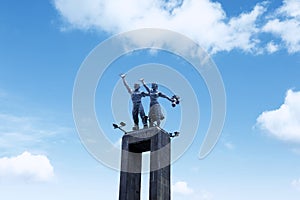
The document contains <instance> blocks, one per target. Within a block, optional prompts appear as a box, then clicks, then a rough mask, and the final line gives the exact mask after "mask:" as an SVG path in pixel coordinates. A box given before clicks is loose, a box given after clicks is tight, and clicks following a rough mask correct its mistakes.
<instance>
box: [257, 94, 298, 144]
mask: <svg viewBox="0 0 300 200" xmlns="http://www.w3.org/2000/svg"><path fill="white" fill-rule="evenodd" d="M299 102H300V91H299V92H294V91H292V90H288V91H287V93H286V97H285V101H284V103H283V104H282V105H281V106H280V108H278V109H276V110H272V111H265V112H263V113H262V114H261V115H260V116H259V117H258V118H257V125H258V126H259V127H260V128H261V129H262V130H266V131H268V132H269V133H270V134H271V135H273V136H275V137H277V138H278V139H280V140H284V141H291V142H300V103H299Z"/></svg>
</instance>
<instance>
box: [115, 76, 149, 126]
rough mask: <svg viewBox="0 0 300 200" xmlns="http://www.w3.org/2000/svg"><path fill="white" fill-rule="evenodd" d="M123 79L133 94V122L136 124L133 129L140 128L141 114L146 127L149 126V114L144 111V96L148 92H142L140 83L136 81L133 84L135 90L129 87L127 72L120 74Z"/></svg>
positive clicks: (129, 91)
mask: <svg viewBox="0 0 300 200" xmlns="http://www.w3.org/2000/svg"><path fill="white" fill-rule="evenodd" d="M120 76H121V78H122V80H123V84H124V86H125V87H126V89H127V91H128V93H129V94H130V95H131V100H132V104H133V105H132V118H133V122H134V126H133V128H132V129H133V130H138V129H139V116H138V115H140V118H141V120H142V122H143V125H144V128H148V124H147V118H148V117H147V116H146V115H145V111H144V107H143V104H142V97H145V96H146V93H144V92H141V91H140V90H139V89H140V84H138V83H135V84H134V86H133V90H132V89H131V88H130V87H129V85H128V84H127V82H126V80H125V76H126V74H121V75H120Z"/></svg>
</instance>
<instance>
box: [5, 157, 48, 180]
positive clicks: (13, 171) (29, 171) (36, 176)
mask: <svg viewBox="0 0 300 200" xmlns="http://www.w3.org/2000/svg"><path fill="white" fill-rule="evenodd" d="M53 176H54V170H53V166H52V165H51V163H50V161H49V159H48V158H47V157H46V156H44V155H32V154H31V153H29V152H24V153H22V154H21V155H18V156H16V157H10V158H7V157H3V158H0V178H1V179H7V178H8V179H10V178H13V179H22V180H26V181H43V182H44V181H49V180H51V179H52V178H53Z"/></svg>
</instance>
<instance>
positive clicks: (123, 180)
mask: <svg viewBox="0 0 300 200" xmlns="http://www.w3.org/2000/svg"><path fill="white" fill-rule="evenodd" d="M170 149H171V148H170V137H169V134H168V133H167V132H166V131H164V130H162V129H160V128H157V127H152V128H148V129H142V130H138V131H132V132H130V133H128V134H126V135H124V136H123V138H122V158H121V175H120V191H119V200H140V196H141V195H140V191H141V169H142V153H143V152H146V151H150V171H151V172H150V178H149V181H150V191H149V200H170Z"/></svg>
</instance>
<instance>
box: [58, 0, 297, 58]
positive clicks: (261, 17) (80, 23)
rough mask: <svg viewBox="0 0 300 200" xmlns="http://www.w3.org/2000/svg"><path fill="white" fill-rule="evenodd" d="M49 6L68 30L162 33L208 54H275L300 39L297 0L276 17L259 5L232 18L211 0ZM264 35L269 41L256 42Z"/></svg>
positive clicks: (85, 1)
mask: <svg viewBox="0 0 300 200" xmlns="http://www.w3.org/2000/svg"><path fill="white" fill-rule="evenodd" d="M54 6H55V8H56V9H57V11H58V12H59V13H60V15H61V16H62V18H63V19H64V22H66V23H65V27H69V28H76V29H81V30H89V29H96V30H99V31H105V32H107V33H110V34H115V33H120V32H123V31H129V30H133V29H137V28H165V29H170V30H174V31H177V32H180V33H183V34H185V35H187V36H189V37H191V38H192V39H193V40H195V41H197V42H198V43H199V44H200V45H201V46H202V47H203V48H205V49H206V50H208V51H209V52H211V53H216V52H219V51H231V50H233V49H240V50H242V51H245V52H252V53H255V54H257V53H263V52H267V53H274V52H276V51H278V50H279V48H281V47H286V48H287V49H288V52H290V53H294V52H298V51H300V35H299V34H294V33H297V32H299V29H300V25H299V24H300V21H299V20H300V17H299V16H300V15H299V11H298V10H300V9H299V7H300V2H299V1H298V0H284V1H283V4H282V5H281V6H280V7H279V8H278V9H276V11H275V12H273V11H268V3H267V2H266V1H262V2H261V3H258V4H256V5H255V6H254V7H253V9H252V10H250V11H248V10H247V11H242V12H241V13H240V14H239V15H237V16H234V17H228V16H227V14H226V12H225V11H224V10H223V8H222V5H221V3H219V2H217V1H211V0H202V1H199V0H171V1H160V0H129V1H123V0H115V1H110V0H54ZM266 32H267V33H269V34H270V35H271V36H272V38H271V39H270V38H266V37H260V36H261V34H262V33H264V34H265V33H266ZM275 39H276V41H277V42H276V43H275V42H274V41H273V40H275ZM278 39H280V41H278ZM268 40H269V41H268ZM281 43H282V45H281Z"/></svg>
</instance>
